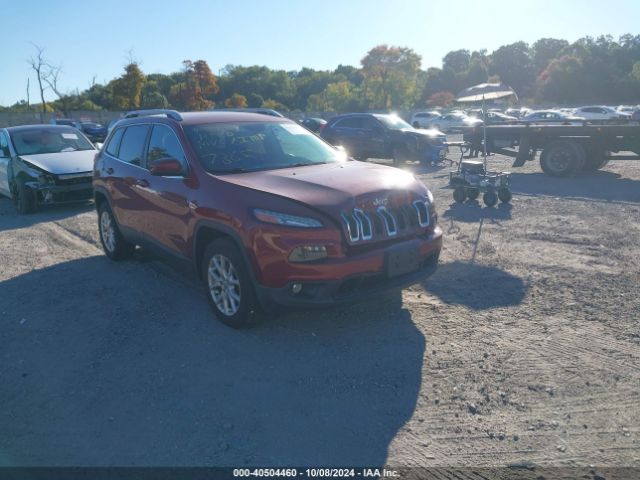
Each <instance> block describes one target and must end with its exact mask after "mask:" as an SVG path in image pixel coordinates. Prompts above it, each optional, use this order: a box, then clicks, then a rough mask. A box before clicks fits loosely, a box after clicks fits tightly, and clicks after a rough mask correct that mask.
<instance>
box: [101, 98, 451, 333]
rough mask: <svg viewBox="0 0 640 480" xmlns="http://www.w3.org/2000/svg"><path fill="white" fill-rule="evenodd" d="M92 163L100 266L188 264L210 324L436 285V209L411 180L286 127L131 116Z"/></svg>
mask: <svg viewBox="0 0 640 480" xmlns="http://www.w3.org/2000/svg"><path fill="white" fill-rule="evenodd" d="M128 117H132V118H128V119H125V120H121V121H120V122H118V124H117V125H116V127H115V128H114V129H113V130H112V132H111V133H110V135H109V137H108V138H107V140H106V142H105V144H104V146H103V147H102V149H101V151H100V152H99V153H98V154H97V156H96V161H95V168H94V179H93V187H94V195H95V202H96V207H97V210H98V221H99V229H100V239H101V241H102V246H103V248H104V251H105V253H106V254H107V256H108V257H109V258H111V259H114V260H119V259H123V258H126V257H128V256H130V255H131V254H132V253H133V251H134V248H135V245H142V244H144V245H146V246H156V247H160V248H161V249H162V250H165V251H168V252H170V253H172V254H174V255H176V256H178V257H180V258H182V259H185V260H187V261H189V262H190V263H192V264H193V265H194V266H195V267H196V269H197V271H198V273H199V275H200V276H201V278H202V280H203V281H204V283H205V285H206V289H207V297H208V299H209V302H210V304H211V307H212V309H213V311H214V312H215V314H216V315H217V317H218V318H219V319H220V320H221V321H223V322H224V323H226V324H228V325H230V326H233V327H239V326H242V325H244V324H246V323H247V322H248V321H249V320H250V319H251V318H252V316H253V315H252V314H253V312H254V310H256V309H257V308H258V307H261V308H262V309H263V310H267V311H269V310H273V309H274V308H275V307H277V306H322V305H331V304H335V303H340V302H351V301H356V300H359V299H363V298H366V297H368V296H371V295H375V294H376V293H378V292H380V291H382V290H386V289H389V288H394V287H396V288H397V287H402V286H405V285H408V284H411V283H414V282H416V281H418V280H420V279H423V278H425V277H426V276H427V275H429V274H431V273H433V272H434V271H435V269H436V267H437V263H438V256H439V254H440V249H441V247H442V231H441V230H440V228H439V227H438V226H437V225H436V220H437V216H436V212H435V208H434V205H433V197H432V195H431V193H430V192H429V191H428V190H427V188H426V187H425V186H424V185H423V184H422V183H421V182H420V181H418V180H417V179H416V178H415V177H414V176H413V175H412V174H411V173H408V172H406V171H403V170H399V169H396V168H392V167H387V166H382V165H375V164H371V163H364V162H357V161H354V160H349V159H348V158H347V157H346V154H345V153H344V152H343V151H340V150H337V149H335V148H334V147H332V146H330V145H329V144H327V143H325V142H324V141H323V140H321V139H320V138H318V137H317V136H315V135H313V134H312V133H310V132H309V131H308V130H306V129H305V128H303V127H301V126H299V125H297V124H296V123H294V122H292V121H290V120H287V119H285V118H277V117H270V116H266V115H260V114H252V113H237V112H194V113H183V114H180V113H178V112H175V111H172V110H153V111H140V112H133V113H130V114H129V115H128Z"/></svg>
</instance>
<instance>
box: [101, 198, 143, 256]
mask: <svg viewBox="0 0 640 480" xmlns="http://www.w3.org/2000/svg"><path fill="white" fill-rule="evenodd" d="M98 230H99V231H100V243H102V249H103V250H104V253H105V254H106V255H107V257H109V258H110V259H111V260H124V259H126V258H130V257H131V256H132V255H133V252H134V251H135V249H136V246H135V245H134V244H132V243H129V242H127V241H126V240H125V239H124V237H123V236H122V233H121V232H120V228H119V227H118V222H116V218H115V217H114V215H113V212H112V211H111V208H109V204H108V203H107V202H106V201H104V202H102V203H101V204H100V206H99V207H98Z"/></svg>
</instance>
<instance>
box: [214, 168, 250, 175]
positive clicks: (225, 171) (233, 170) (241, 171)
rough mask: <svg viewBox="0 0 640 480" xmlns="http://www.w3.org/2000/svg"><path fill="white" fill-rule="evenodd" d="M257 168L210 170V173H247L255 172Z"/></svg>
mask: <svg viewBox="0 0 640 480" xmlns="http://www.w3.org/2000/svg"><path fill="white" fill-rule="evenodd" d="M255 171H256V170H247V169H246V168H232V169H230V170H209V173H213V174H214V175H219V174H222V173H247V172H255Z"/></svg>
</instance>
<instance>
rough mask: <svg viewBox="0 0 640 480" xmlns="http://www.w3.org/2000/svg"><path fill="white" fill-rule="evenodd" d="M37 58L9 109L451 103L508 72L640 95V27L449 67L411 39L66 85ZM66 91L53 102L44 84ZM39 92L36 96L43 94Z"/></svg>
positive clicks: (614, 94) (558, 84) (542, 87)
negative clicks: (354, 61)
mask: <svg viewBox="0 0 640 480" xmlns="http://www.w3.org/2000/svg"><path fill="white" fill-rule="evenodd" d="M34 48H35V49H36V55H35V56H34V57H32V58H31V59H30V60H29V62H28V65H29V66H30V67H31V69H32V70H33V71H34V72H35V74H36V77H37V80H38V92H37V93H38V97H39V98H40V102H39V103H35V104H32V103H31V102H30V96H29V93H28V92H29V85H28V84H27V99H26V100H21V101H19V102H17V103H16V104H14V105H12V106H9V107H0V111H2V110H8V111H41V112H52V111H56V112H60V113H62V114H63V115H68V112H70V111H72V110H131V109H137V108H175V109H178V110H207V109H211V108H215V107H265V108H273V109H277V110H283V111H312V112H322V111H367V110H388V109H415V108H424V107H437V106H442V107H447V106H450V105H452V104H453V103H454V98H455V95H456V94H457V93H458V92H459V91H460V90H463V89H464V88H467V87H469V86H471V85H475V84H478V83H484V82H487V81H489V82H495V81H502V82H504V83H506V84H508V85H509V86H511V87H512V88H513V89H514V90H515V91H516V93H517V94H518V96H519V97H520V100H521V102H522V103H527V104H541V103H554V104H578V103H609V104H618V103H627V102H630V103H639V102H640V35H636V36H633V35H630V34H629V35H623V36H621V37H620V38H619V39H617V40H614V38H613V37H611V36H609V35H603V36H600V37H597V38H593V37H585V38H581V39H579V40H577V41H576V42H574V43H569V42H568V41H566V40H561V39H554V38H542V39H540V40H538V41H536V42H534V43H533V44H531V45H529V44H527V43H525V42H515V43H512V44H509V45H504V46H502V47H500V48H498V49H496V50H495V51H493V52H491V53H488V52H487V51H486V50H477V51H470V50H464V49H463V50H455V51H451V52H449V53H447V54H446V55H445V56H444V58H443V60H442V66H441V67H432V68H428V69H427V70H422V69H421V68H420V64H421V60H422V59H421V57H420V55H418V54H417V53H416V52H415V51H414V50H412V49H411V48H407V47H396V46H389V45H378V46H376V47H374V48H372V49H371V50H369V52H367V54H366V55H365V56H364V57H363V58H362V60H361V62H360V66H359V67H354V66H348V65H338V67H337V68H336V69H335V70H314V69H312V68H307V67H305V68H302V69H301V70H297V71H285V70H273V69H270V68H269V67H266V66H258V65H254V66H240V65H227V66H226V67H225V68H223V69H221V70H220V71H219V72H218V75H215V74H214V73H213V72H212V71H211V68H210V67H209V65H208V64H207V62H206V61H205V60H195V61H191V60H185V61H184V62H183V63H182V68H181V69H180V70H179V71H176V72H174V73H171V74H168V75H165V74H160V73H150V74H145V73H144V72H143V71H142V69H141V66H140V62H138V61H136V60H134V59H133V58H130V59H129V61H128V62H127V65H126V66H125V67H124V71H123V72H122V74H121V75H120V76H119V77H117V78H114V79H113V80H111V81H110V82H108V83H106V84H100V83H96V82H95V81H94V82H93V83H92V85H91V86H90V87H89V88H87V89H86V90H83V91H80V90H75V91H62V90H61V89H60V87H59V84H60V81H59V80H60V76H61V74H62V69H61V68H60V67H57V66H54V65H53V64H52V63H50V62H49V61H47V59H46V55H45V50H44V48H42V47H38V46H36V45H34ZM46 90H51V91H52V92H53V93H54V94H55V96H56V97H57V98H56V99H55V100H54V101H51V102H45V101H44V92H45V91H46ZM36 98H37V97H36Z"/></svg>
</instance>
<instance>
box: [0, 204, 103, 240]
mask: <svg viewBox="0 0 640 480" xmlns="http://www.w3.org/2000/svg"><path fill="white" fill-rule="evenodd" d="M92 210H95V207H94V205H93V202H79V203H70V204H66V205H46V206H41V207H39V209H38V211H37V212H35V213H31V214H28V215H16V213H15V212H16V210H15V207H14V205H13V202H12V200H11V199H10V198H7V197H2V196H0V232H2V231H5V230H15V229H18V228H27V227H31V226H33V225H36V224H38V223H44V222H53V221H55V220H62V219H64V218H70V217H74V216H76V215H78V214H79V213H84V212H90V211H92Z"/></svg>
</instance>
